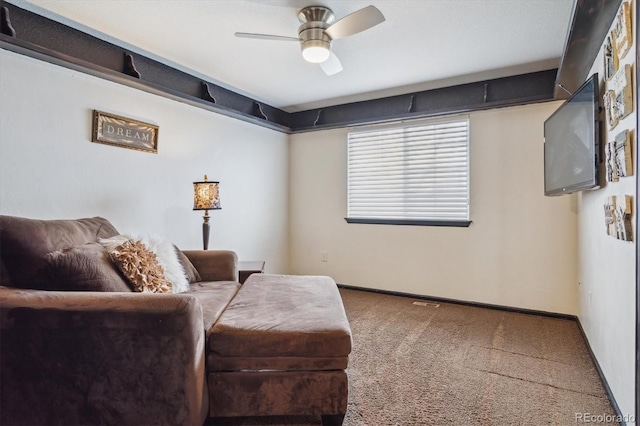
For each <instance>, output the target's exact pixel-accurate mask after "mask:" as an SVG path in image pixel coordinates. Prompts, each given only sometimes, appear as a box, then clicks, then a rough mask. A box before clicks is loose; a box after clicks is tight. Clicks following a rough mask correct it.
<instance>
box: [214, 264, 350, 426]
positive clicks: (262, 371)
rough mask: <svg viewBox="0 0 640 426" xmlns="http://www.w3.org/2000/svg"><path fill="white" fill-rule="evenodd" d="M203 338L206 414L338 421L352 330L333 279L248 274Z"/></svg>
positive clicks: (344, 399) (344, 396)
mask: <svg viewBox="0 0 640 426" xmlns="http://www.w3.org/2000/svg"><path fill="white" fill-rule="evenodd" d="M207 338H208V342H207V344H208V359H207V378H208V384H209V400H210V405H209V415H210V416H211V417H213V418H220V417H238V416H243V417H244V416H266V415H269V416H273V415H320V416H322V421H323V424H342V419H343V418H344V414H345V413H346V409H347V396H348V381H347V374H346V372H345V368H346V367H347V362H348V356H349V353H350V352H351V330H350V327H349V322H348V321H347V317H346V315H345V311H344V307H343V305H342V299H341V298H340V293H339V292H338V288H337V286H336V283H335V282H334V281H333V280H332V279H331V278H329V277H319V276H289V275H268V274H254V275H251V276H250V277H249V279H248V280H247V281H246V282H245V283H244V284H243V286H242V288H241V289H240V291H239V292H238V294H237V295H236V297H235V298H234V299H233V300H232V301H231V303H230V304H229V305H228V306H227V308H226V309H225V311H224V312H223V313H222V315H221V316H220V318H219V320H218V321H217V322H216V324H215V325H214V326H213V327H212V328H211V329H210V330H209V333H208V336H207Z"/></svg>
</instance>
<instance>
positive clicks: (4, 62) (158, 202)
mask: <svg viewBox="0 0 640 426" xmlns="http://www.w3.org/2000/svg"><path fill="white" fill-rule="evenodd" d="M93 109H98V110H102V111H106V112H111V113H115V114H118V115H123V116H126V117H131V118H137V119H141V120H143V121H150V122H155V124H157V125H158V126H159V127H160V129H159V142H158V144H159V149H158V154H150V153H145V152H138V151H133V150H130V149H123V148H118V147H113V146H108V145H102V144H97V143H92V142H90V141H91V117H92V115H91V114H92V110H93ZM0 123H2V124H1V126H0V214H9V215H18V216H27V217H33V218H42V219H47V218H78V217H86V216H94V215H100V216H104V217H106V218H108V219H109V220H111V221H112V222H113V223H114V225H115V226H116V227H117V228H118V229H119V230H120V231H123V232H140V233H153V234H160V235H166V236H167V237H168V238H169V239H170V240H171V241H173V242H174V243H175V244H177V245H178V246H179V247H181V248H184V249H198V248H201V247H202V230H201V229H202V228H201V226H202V214H203V212H199V211H192V207H193V185H192V182H193V181H196V180H201V179H202V177H203V174H205V173H206V174H208V175H209V179H211V180H220V182H221V187H220V192H221V197H222V198H221V199H222V210H219V211H211V212H210V214H211V217H212V218H211V227H212V229H211V241H210V248H212V249H213V248H225V249H233V250H236V251H237V252H238V255H239V256H240V258H241V259H264V260H266V261H267V269H268V270H269V271H272V272H287V267H288V251H287V250H288V248H287V244H288V218H287V204H288V170H287V169H288V136H287V135H286V134H282V133H279V132H275V131H272V130H268V129H264V128H261V127H258V126H255V125H252V124H248V123H244V122H241V121H238V120H234V119H231V118H228V117H224V116H221V115H219V114H214V113H211V112H208V111H205V110H202V109H199V108H195V107H192V106H189V105H185V104H182V103H179V102H175V101H172V100H169V99H166V98H162V97H159V96H155V95H152V94H149V93H146V92H142V91H140V90H135V89H131V88H128V87H126V86H122V85H120V84H116V83H112V82H109V81H106V80H102V79H99V78H96V77H92V76H89V75H86V74H82V73H78V72H75V71H71V70H68V69H66V68H61V67H57V66H54V65H50V64H48V63H46V62H42V61H38V60H35V59H32V58H28V57H26V56H21V55H17V54H14V53H11V52H7V51H5V50H0Z"/></svg>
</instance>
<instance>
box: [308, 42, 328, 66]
mask: <svg viewBox="0 0 640 426" xmlns="http://www.w3.org/2000/svg"><path fill="white" fill-rule="evenodd" d="M330 54H331V46H330V45H329V42H327V41H325V40H308V41H306V42H304V43H303V44H302V57H303V58H304V60H305V61H307V62H311V63H314V64H319V63H321V62H324V61H326V60H327V59H329V55H330Z"/></svg>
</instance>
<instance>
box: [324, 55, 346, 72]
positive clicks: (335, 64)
mask: <svg viewBox="0 0 640 426" xmlns="http://www.w3.org/2000/svg"><path fill="white" fill-rule="evenodd" d="M320 68H322V71H324V73H325V74H326V75H334V74H338V73H339V72H340V71H342V64H341V63H340V59H338V57H337V56H336V55H335V54H334V53H333V52H331V53H330V54H329V59H327V60H326V61H324V62H321V63H320Z"/></svg>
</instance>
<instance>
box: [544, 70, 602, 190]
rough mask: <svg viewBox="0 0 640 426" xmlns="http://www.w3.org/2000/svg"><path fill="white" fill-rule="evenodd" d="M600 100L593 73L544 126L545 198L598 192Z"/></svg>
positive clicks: (595, 76)
mask: <svg viewBox="0 0 640 426" xmlns="http://www.w3.org/2000/svg"><path fill="white" fill-rule="evenodd" d="M599 98H600V92H599V90H598V74H597V73H596V74H593V75H592V76H591V77H590V78H589V79H588V80H587V81H586V82H585V83H584V84H583V85H582V86H580V88H579V89H578V90H576V91H575V93H573V95H571V97H570V98H569V99H567V100H566V101H565V102H564V103H563V104H562V105H561V106H560V108H558V109H557V110H556V112H554V113H553V115H551V117H549V118H548V119H547V120H546V121H545V122H544V195H549V196H551V195H563V194H570V193H572V192H576V191H582V190H585V189H595V188H599V179H598V165H599V163H600V125H599V123H600V121H599V117H600V103H599Z"/></svg>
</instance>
